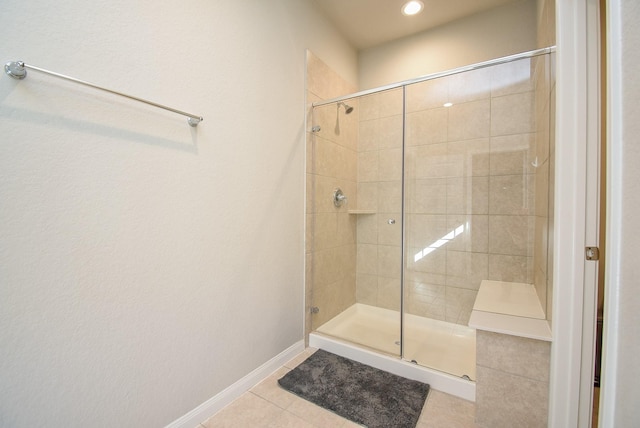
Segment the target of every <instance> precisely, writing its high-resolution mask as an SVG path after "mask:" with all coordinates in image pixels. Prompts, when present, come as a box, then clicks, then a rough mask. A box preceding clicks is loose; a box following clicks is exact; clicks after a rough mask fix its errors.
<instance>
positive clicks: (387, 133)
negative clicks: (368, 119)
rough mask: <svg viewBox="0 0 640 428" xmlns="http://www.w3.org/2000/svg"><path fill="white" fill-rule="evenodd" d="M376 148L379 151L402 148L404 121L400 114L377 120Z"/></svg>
mask: <svg viewBox="0 0 640 428" xmlns="http://www.w3.org/2000/svg"><path fill="white" fill-rule="evenodd" d="M377 122H378V132H377V135H378V147H379V148H381V149H399V148H402V139H403V135H404V128H403V127H404V120H403V117H402V115H401V114H396V115H394V116H388V117H383V118H380V119H378V121H377Z"/></svg>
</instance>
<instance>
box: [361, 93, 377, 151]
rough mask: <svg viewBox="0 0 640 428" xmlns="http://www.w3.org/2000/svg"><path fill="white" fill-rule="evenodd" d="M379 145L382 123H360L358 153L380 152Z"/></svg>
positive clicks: (370, 121)
mask: <svg viewBox="0 0 640 428" xmlns="http://www.w3.org/2000/svg"><path fill="white" fill-rule="evenodd" d="M361 104H362V103H361ZM379 144H380V122H379V121H378V120H366V121H360V124H359V125H358V148H357V150H358V152H368V151H372V150H378V145H379Z"/></svg>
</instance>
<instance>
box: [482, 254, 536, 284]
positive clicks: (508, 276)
mask: <svg viewBox="0 0 640 428" xmlns="http://www.w3.org/2000/svg"><path fill="white" fill-rule="evenodd" d="M485 279H491V280H494V281H506V282H525V283H528V284H531V283H532V282H533V257H527V256H507V255H502V254H489V275H488V277H487V278H485Z"/></svg>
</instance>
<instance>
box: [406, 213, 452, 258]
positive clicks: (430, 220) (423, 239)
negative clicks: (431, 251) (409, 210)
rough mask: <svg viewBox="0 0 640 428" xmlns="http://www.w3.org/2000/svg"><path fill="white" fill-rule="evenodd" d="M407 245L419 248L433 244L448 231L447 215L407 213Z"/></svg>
mask: <svg viewBox="0 0 640 428" xmlns="http://www.w3.org/2000/svg"><path fill="white" fill-rule="evenodd" d="M405 229H406V231H407V233H406V240H407V245H408V246H409V247H414V248H418V249H420V250H422V249H424V248H428V247H431V246H433V245H434V244H435V243H436V242H437V241H439V240H440V239H442V238H443V237H444V236H445V235H447V234H448V233H449V229H448V228H447V217H446V216H444V215H441V214H407V216H406V225H405Z"/></svg>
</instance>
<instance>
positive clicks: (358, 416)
mask: <svg viewBox="0 0 640 428" xmlns="http://www.w3.org/2000/svg"><path fill="white" fill-rule="evenodd" d="M278 383H279V384H280V386H281V387H283V388H284V389H286V390H287V391H290V392H292V393H294V394H296V395H298V396H300V397H302V398H304V399H305V400H307V401H311V402H312V403H314V404H317V405H318V406H321V407H324V408H325V409H327V410H331V411H332V412H334V413H337V414H338V415H340V416H342V417H344V418H347V419H349V420H351V421H353V422H356V423H359V424H361V425H364V426H366V427H369V428H376V427H380V428H381V427H394V428H405V427H406V428H409V427H410V428H414V427H415V426H416V423H417V422H418V418H419V417H420V412H421V411H422V406H423V405H424V401H425V399H426V398H427V394H428V393H429V385H427V384H426V383H422V382H418V381H415V380H410V379H406V378H403V377H400V376H396V375H394V374H391V373H387V372H384V371H382V370H378V369H376V368H373V367H370V366H367V365H364V364H361V363H358V362H356V361H352V360H349V359H346V358H343V357H340V356H338V355H335V354H332V353H330V352H327V351H323V350H322V349H319V350H318V351H316V352H315V353H314V354H313V355H311V356H310V357H309V358H307V359H306V360H305V361H304V362H303V363H302V364H300V365H299V366H298V367H296V368H295V369H293V370H291V371H290V372H289V373H287V374H286V375H285V376H284V377H282V379H280V380H278Z"/></svg>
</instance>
